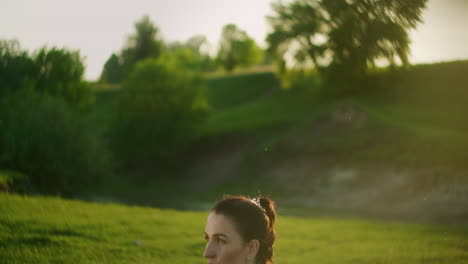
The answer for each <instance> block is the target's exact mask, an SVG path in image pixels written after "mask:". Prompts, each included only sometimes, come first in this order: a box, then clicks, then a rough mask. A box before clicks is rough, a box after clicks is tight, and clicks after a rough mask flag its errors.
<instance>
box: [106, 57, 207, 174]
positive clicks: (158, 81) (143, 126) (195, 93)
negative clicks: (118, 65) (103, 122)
mask: <svg viewBox="0 0 468 264" xmlns="http://www.w3.org/2000/svg"><path fill="white" fill-rule="evenodd" d="M177 63H178V62H177V61H176V60H174V59H173V58H172V57H170V56H162V57H160V58H158V59H147V60H144V61H141V62H139V63H138V64H137V65H136V66H135V68H134V70H133V71H132V72H131V73H130V75H129V77H128V78H127V79H126V81H125V82H124V84H123V86H122V89H123V94H122V97H121V100H120V104H119V108H118V113H117V117H116V119H115V122H114V125H113V129H112V142H113V144H112V145H113V147H114V149H115V151H116V153H118V154H119V156H120V158H121V159H122V160H124V161H125V162H127V164H128V165H130V164H133V163H134V162H144V161H147V160H148V159H157V158H167V157H170V156H171V155H173V154H175V153H176V152H177V151H178V150H179V149H180V148H181V147H182V146H184V144H185V143H186V142H187V140H189V139H190V138H191V136H192V135H193V132H194V128H195V127H196V126H197V125H198V124H200V122H201V121H202V119H203V118H204V117H205V113H206V111H207V105H206V102H205V100H204V97H203V94H202V84H203V83H202V79H201V77H200V76H199V75H198V74H197V73H195V72H193V71H190V70H187V69H186V68H185V67H183V66H182V67H181V66H180V65H178V64H177Z"/></svg>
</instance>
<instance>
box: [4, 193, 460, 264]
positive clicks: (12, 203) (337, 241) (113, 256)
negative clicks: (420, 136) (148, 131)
mask: <svg viewBox="0 0 468 264" xmlns="http://www.w3.org/2000/svg"><path fill="white" fill-rule="evenodd" d="M279 210H280V211H281V212H284V211H285V210H289V211H291V208H286V207H281V205H280V208H279ZM296 210H297V211H298V212H299V213H298V214H302V215H304V214H306V216H301V217H297V216H289V215H287V214H285V213H283V214H281V215H280V216H279V219H278V221H277V225H276V230H277V234H278V239H277V240H276V242H275V255H274V260H275V262H278V263H290V264H296V263H330V264H337V263H385V264H390V263H426V262H429V263H434V264H442V263H447V260H449V263H452V264H461V263H466V258H467V253H466V245H467V243H468V239H467V237H468V229H467V227H466V226H446V225H441V224H439V225H429V224H409V223H401V222H397V221H375V220H374V221H370V220H365V219H357V218H351V217H347V216H340V217H332V216H319V217H307V212H311V211H316V210H311V209H304V208H302V209H301V208H297V209H296ZM0 211H1V212H2V214H0V223H2V226H1V229H0V249H2V250H0V259H2V260H3V261H4V262H5V263H11V264H17V263H51V262H59V263H78V264H79V263H103V264H106V263H112V264H115V263H173V264H179V263H200V264H201V263H206V260H205V259H203V257H202V253H203V249H204V246H205V242H204V240H203V230H204V224H205V221H206V216H207V214H208V212H206V211H205V212H190V211H178V210H164V209H157V208H150V207H138V206H131V207H130V206H123V205H117V204H99V203H89V202H82V201H71V200H63V199H57V198H50V197H27V196H18V195H7V194H0ZM3 212H5V213H3ZM311 249H313V250H311Z"/></svg>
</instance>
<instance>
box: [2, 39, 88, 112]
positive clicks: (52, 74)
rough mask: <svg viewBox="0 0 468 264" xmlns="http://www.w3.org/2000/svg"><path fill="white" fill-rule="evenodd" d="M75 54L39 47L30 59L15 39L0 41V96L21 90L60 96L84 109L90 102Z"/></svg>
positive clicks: (77, 57)
mask: <svg viewBox="0 0 468 264" xmlns="http://www.w3.org/2000/svg"><path fill="white" fill-rule="evenodd" d="M83 60H84V59H83V58H82V57H81V55H80V53H79V51H71V50H68V49H65V48H56V47H52V48H47V47H43V48H41V49H39V50H38V51H36V52H35V53H34V54H33V55H32V56H30V55H29V54H28V53H27V52H26V51H24V50H22V49H21V47H20V45H19V42H18V41H16V40H1V41H0V96H2V95H5V94H7V93H10V92H14V91H18V90H21V89H28V90H34V91H36V92H38V93H39V94H48V95H52V96H54V97H60V98H62V99H64V100H65V101H66V102H67V103H69V104H71V105H72V106H73V107H74V108H75V109H78V110H85V109H87V108H88V107H89V106H90V105H91V104H92V103H93V100H94V97H93V95H92V94H91V91H90V88H89V86H88V85H87V84H86V83H85V82H84V81H83V74H84V69H85V66H84V62H83Z"/></svg>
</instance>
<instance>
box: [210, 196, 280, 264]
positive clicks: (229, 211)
mask: <svg viewBox="0 0 468 264" xmlns="http://www.w3.org/2000/svg"><path fill="white" fill-rule="evenodd" d="M275 219H276V212H275V203H274V202H273V200H271V199H269V198H267V197H260V198H254V199H249V198H247V197H245V196H228V197H225V198H224V199H222V200H221V201H219V202H218V203H216V205H215V206H214V207H213V209H211V211H210V214H209V216H208V219H207V221H206V227H205V239H206V241H207V243H206V248H205V252H204V253H203V256H204V257H205V258H206V259H207V260H208V263H210V264H230V263H231V264H269V263H273V261H272V256H273V242H274V241H275V228H274V224H275Z"/></svg>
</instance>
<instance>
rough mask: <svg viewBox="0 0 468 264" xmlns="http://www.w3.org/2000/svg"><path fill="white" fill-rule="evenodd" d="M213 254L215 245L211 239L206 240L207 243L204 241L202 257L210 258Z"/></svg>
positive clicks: (214, 253)
mask: <svg viewBox="0 0 468 264" xmlns="http://www.w3.org/2000/svg"><path fill="white" fill-rule="evenodd" d="M215 256H216V246H215V245H214V244H213V243H212V242H211V241H208V243H206V247H205V252H203V257H205V258H207V259H210V258H214V257H215Z"/></svg>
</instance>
